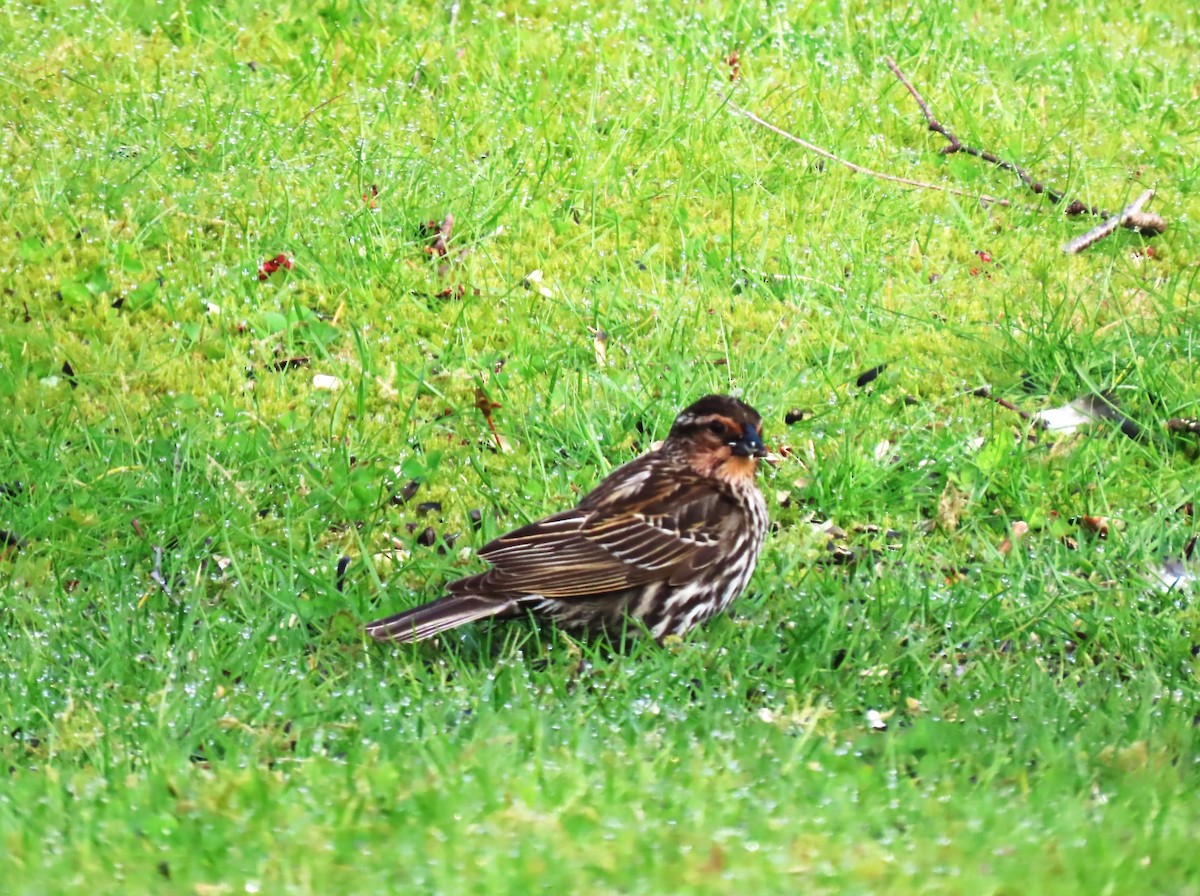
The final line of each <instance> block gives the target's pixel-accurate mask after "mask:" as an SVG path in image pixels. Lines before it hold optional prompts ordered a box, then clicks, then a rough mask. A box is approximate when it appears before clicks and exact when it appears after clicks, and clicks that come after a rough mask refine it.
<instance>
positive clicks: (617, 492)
mask: <svg viewBox="0 0 1200 896" xmlns="http://www.w3.org/2000/svg"><path fill="white" fill-rule="evenodd" d="M613 478H616V477H615V476H614V477H613ZM605 485H607V482H606V483H605V484H604V485H602V486H601V487H600V488H598V489H597V490H596V491H595V492H592V494H590V495H588V496H587V498H585V499H584V501H583V502H582V503H581V504H580V506H579V507H577V508H576V509H574V510H568V511H566V512H564V513H558V514H555V515H554V516H550V517H547V518H546V519H544V520H539V521H538V522H536V523H531V524H529V525H528V526H524V527H522V528H520V529H517V530H516V531H514V532H510V533H509V534H507V535H503V536H501V537H500V538H497V539H496V540H495V541H493V542H491V543H490V544H487V545H485V546H484V547H483V548H482V549H481V550H480V552H479V553H480V556H482V557H483V558H484V559H485V560H487V561H488V562H489V563H491V564H492V566H493V567H494V568H493V569H492V570H490V571H488V572H487V573H485V574H484V575H483V577H482V578H483V579H484V580H485V582H486V584H487V587H488V588H489V589H492V588H494V589H496V590H498V591H500V592H505V593H521V594H540V595H542V596H544V597H584V596H588V595H595V594H604V593H608V592H612V591H619V590H621V589H624V588H629V587H632V586H636V585H641V584H645V583H647V582H651V581H655V580H662V579H668V580H669V579H671V578H673V577H674V575H675V574H676V573H677V571H680V570H684V569H686V570H688V571H690V572H694V571H696V570H698V569H702V568H704V567H706V566H708V565H710V564H712V563H713V562H715V561H716V560H717V559H718V558H719V556H720V555H721V548H720V542H721V537H722V535H723V533H725V532H727V531H728V529H729V526H730V525H731V523H732V524H735V525H736V516H737V513H736V505H735V504H734V502H733V501H732V499H731V498H730V497H729V496H727V495H726V494H725V493H724V492H723V491H721V490H719V489H718V488H717V487H715V486H714V484H713V482H712V480H705V479H702V478H700V477H699V476H692V475H672V476H670V477H647V478H646V479H645V480H643V481H642V483H641V485H642V487H641V489H639V490H637V491H635V492H630V491H629V490H627V489H625V488H617V489H612V488H610V489H608V490H607V491H603V490H604V487H605Z"/></svg>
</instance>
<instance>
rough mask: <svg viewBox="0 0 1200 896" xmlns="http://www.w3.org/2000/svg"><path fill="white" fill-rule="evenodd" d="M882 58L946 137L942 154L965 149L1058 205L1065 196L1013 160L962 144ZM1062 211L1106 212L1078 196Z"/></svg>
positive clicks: (901, 74) (891, 62) (1099, 214)
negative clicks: (1010, 174)
mask: <svg viewBox="0 0 1200 896" xmlns="http://www.w3.org/2000/svg"><path fill="white" fill-rule="evenodd" d="M883 61H884V62H885V63H887V67H888V68H890V69H891V70H892V74H894V75H895V76H896V77H897V78H899V79H900V83H901V84H903V85H904V86H905V88H906V89H907V90H908V92H909V93H910V94H912V98H913V99H914V100H916V102H917V105H918V106H919V107H920V108H921V114H922V115H924V116H925V121H926V122H927V123H928V124H929V130H931V131H933V132H934V133H936V134H941V135H942V136H943V137H945V138H946V142H947V144H948V145H947V146H944V147H942V150H941V152H942V155H946V156H948V155H953V154H954V153H956V152H965V153H966V154H967V155H971V156H975V157H976V158H980V159H983V160H984V161H985V162H991V163H992V164H993V165H995V166H996V167H997V168H1001V169H1003V170H1004V171H1011V172H1012V173H1013V174H1015V175H1016V176H1017V177H1019V178H1020V179H1021V182H1022V183H1023V184H1025V186H1027V187H1029V189H1030V190H1032V191H1033V192H1034V193H1037V194H1038V195H1039V196H1045V197H1046V198H1047V199H1049V200H1050V201H1051V202H1053V203H1054V204H1055V205H1058V204H1059V203H1060V202H1062V201H1063V200H1064V199H1066V196H1065V195H1064V194H1063V193H1062V192H1060V191H1058V190H1055V189H1053V188H1051V187H1047V186H1046V185H1045V184H1043V183H1042V182H1041V181H1037V180H1034V179H1033V176H1032V175H1030V173H1029V172H1028V171H1026V170H1025V169H1024V168H1022V167H1021V166H1020V165H1018V164H1017V163H1016V162H1007V161H1005V160H1004V159H1002V158H1000V157H999V156H997V155H995V154H994V153H990V152H988V151H987V150H985V149H976V148H975V147H974V146H967V145H966V144H964V143H963V142H962V141H961V140H959V139H958V137H957V136H955V135H954V134H953V133H952V132H951V131H950V129H949V128H947V127H946V126H945V125H944V124H942V123H941V122H940V121H938V120H937V118H936V117H935V116H934V114H933V112H932V111H931V110H930V108H929V103H927V102H926V101H925V98H924V97H923V96H921V94H920V93H919V92H918V91H917V88H915V87H913V85H912V82H911V81H909V80H908V78H907V77H905V75H904V72H902V71H900V66H898V65H897V64H896V60H895V59H893V58H892V57H891V56H884V57H883ZM1066 213H1067V214H1068V215H1080V214H1089V215H1096V216H1097V217H1103V216H1106V215H1107V214H1108V212H1106V211H1104V210H1103V209H1099V208H1096V207H1094V206H1088V205H1085V204H1084V203H1082V202H1080V201H1079V200H1075V201H1074V202H1071V203H1070V204H1069V205H1068V206H1067V208H1066Z"/></svg>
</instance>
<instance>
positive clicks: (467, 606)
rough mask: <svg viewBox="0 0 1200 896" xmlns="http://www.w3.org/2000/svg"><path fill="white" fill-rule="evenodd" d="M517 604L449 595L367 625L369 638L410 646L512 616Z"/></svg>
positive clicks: (477, 596) (474, 596)
mask: <svg viewBox="0 0 1200 896" xmlns="http://www.w3.org/2000/svg"><path fill="white" fill-rule="evenodd" d="M515 609H516V603H515V601H507V600H496V599H495V598H486V597H480V596H479V595H477V594H449V595H447V596H446V597H440V598H438V599H437V600H435V601H430V602H429V603H427V604H422V605H421V606H419V607H413V608H412V609H411V610H405V611H404V612H403V613H397V614H396V615H394V616H387V617H385V618H383V619H376V620H375V621H374V622H368V623H367V634H368V635H370V636H371V637H372V638H374V639H375V640H376V641H396V642H398V643H401V644H403V643H407V642H410V641H423V640H424V639H426V638H432V637H433V636H434V635H436V634H438V633H439V632H444V631H448V630H449V629H452V628H458V627H459V626H460V625H466V624H467V623H468V622H476V621H478V620H480V619H490V618H491V617H493V616H501V615H507V614H510V613H512V612H513V611H514V610H515Z"/></svg>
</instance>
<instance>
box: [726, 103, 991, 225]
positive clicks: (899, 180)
mask: <svg viewBox="0 0 1200 896" xmlns="http://www.w3.org/2000/svg"><path fill="white" fill-rule="evenodd" d="M728 105H729V111H730V112H732V113H733V114H734V115H740V116H742V118H748V119H750V120H751V121H752V122H754V123H755V124H757V125H760V126H762V127H764V128H766V129H767V130H768V131H772V132H773V133H776V134H778V135H779V136H780V137H783V138H785V139H787V140H791V141H792V142H793V143H797V144H799V145H800V146H803V147H804V148H805V149H807V150H808V151H809V152H812V153H816V154H817V155H819V156H821V157H822V158H825V159H829V160H830V161H831V162H837V163H838V164H839V165H845V166H846V167H847V168H849V169H850V170H851V171H854V172H857V173H858V174H865V175H867V176H868V177H874V178H877V179H879V180H886V181H890V182H891V183H894V184H904V185H905V186H909V187H919V188H921V189H922V190H935V191H937V192H939V193H951V194H953V195H955V196H965V197H967V198H968V199H976V200H978V201H979V202H980V203H982V204H984V205H987V204H994V205H1005V206H1008V205H1011V204H1012V203H1010V202H1009V201H1008V200H1007V199H998V198H997V197H995V196H988V195H987V194H983V193H968V192H967V191H966V190H958V189H955V188H954V187H947V186H944V185H942V184H931V183H929V182H927V181H923V180H913V179H912V178H908V177H897V176H896V175H894V174H884V173H883V172H881V171H874V170H872V169H870V168H864V167H863V166H862V165H855V164H854V163H853V162H848V161H846V160H845V159H843V158H841V157H839V156H835V155H834V154H833V153H831V152H830V151H829V150H827V149H822V148H821V147H819V146H817V145H816V144H815V143H809V142H808V141H807V140H802V139H801V138H799V137H797V136H796V135H795V134H790V133H788V132H787V131H785V130H784V129H783V128H781V127H777V126H776V125H773V124H771V123H770V122H769V121H765V120H763V119H762V118H759V117H758V116H757V115H755V114H754V113H753V112H750V111H748V110H746V109H740V108H738V107H737V106H735V105H734V104H733V103H729V104H728Z"/></svg>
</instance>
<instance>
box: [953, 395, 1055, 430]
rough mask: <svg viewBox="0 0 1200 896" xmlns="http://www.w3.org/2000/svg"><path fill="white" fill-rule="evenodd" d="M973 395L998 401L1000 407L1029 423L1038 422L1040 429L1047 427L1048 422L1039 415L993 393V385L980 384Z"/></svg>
mask: <svg viewBox="0 0 1200 896" xmlns="http://www.w3.org/2000/svg"><path fill="white" fill-rule="evenodd" d="M971 395H973V396H975V397H976V398H986V399H988V400H990V401H994V402H996V404H998V405H1000V407H1002V408H1004V409H1005V410H1008V411H1012V412H1013V413H1014V414H1016V415H1018V416H1019V417H1020V418H1021V419H1022V420H1025V421H1027V422H1029V423H1035V424H1037V427H1038V428H1039V429H1045V428H1046V424H1045V423H1044V422H1042V421H1041V420H1038V419H1037V417H1035V416H1034V415H1033V414H1031V413H1029V412H1028V411H1023V410H1021V409H1020V408H1019V407H1017V406H1016V405H1015V404H1013V403H1012V402H1011V401H1008V400H1007V399H1004V398H1000V397H998V396H996V395H993V394H992V387H991V386H980V387H979V388H978V389H974V390H972V391H971Z"/></svg>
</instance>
